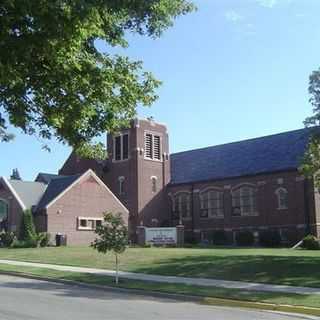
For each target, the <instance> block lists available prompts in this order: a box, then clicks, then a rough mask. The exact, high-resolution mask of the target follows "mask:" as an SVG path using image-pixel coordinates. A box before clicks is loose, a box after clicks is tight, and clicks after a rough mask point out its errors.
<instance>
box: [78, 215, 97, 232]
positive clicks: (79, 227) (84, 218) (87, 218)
mask: <svg viewBox="0 0 320 320" xmlns="http://www.w3.org/2000/svg"><path fill="white" fill-rule="evenodd" d="M77 220H78V221H77V222H78V223H77V230H80V231H83V230H84V231H94V230H95V229H96V223H95V224H94V226H93V228H90V227H81V225H80V221H81V220H86V221H89V220H92V221H95V222H96V221H101V222H103V218H98V217H78V218H77Z"/></svg>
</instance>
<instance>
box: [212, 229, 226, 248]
mask: <svg viewBox="0 0 320 320" xmlns="http://www.w3.org/2000/svg"><path fill="white" fill-rule="evenodd" d="M212 242H213V244H217V245H223V244H227V243H228V238H227V234H226V232H225V231H224V230H216V231H213V233H212Z"/></svg>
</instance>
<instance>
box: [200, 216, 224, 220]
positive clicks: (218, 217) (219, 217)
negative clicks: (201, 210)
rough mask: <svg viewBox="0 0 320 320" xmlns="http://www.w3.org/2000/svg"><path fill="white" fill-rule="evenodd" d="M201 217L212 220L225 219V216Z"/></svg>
mask: <svg viewBox="0 0 320 320" xmlns="http://www.w3.org/2000/svg"><path fill="white" fill-rule="evenodd" d="M200 219H201V220H212V219H219V220H221V219H224V216H217V217H206V218H204V217H200Z"/></svg>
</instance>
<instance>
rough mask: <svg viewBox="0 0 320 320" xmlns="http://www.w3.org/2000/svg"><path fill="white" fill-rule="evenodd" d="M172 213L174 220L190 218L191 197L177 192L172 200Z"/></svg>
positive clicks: (186, 193)
mask: <svg viewBox="0 0 320 320" xmlns="http://www.w3.org/2000/svg"><path fill="white" fill-rule="evenodd" d="M172 213H173V217H174V218H175V219H186V218H190V216H191V195H190V193H188V192H179V193H177V194H175V195H174V196H173V198H172Z"/></svg>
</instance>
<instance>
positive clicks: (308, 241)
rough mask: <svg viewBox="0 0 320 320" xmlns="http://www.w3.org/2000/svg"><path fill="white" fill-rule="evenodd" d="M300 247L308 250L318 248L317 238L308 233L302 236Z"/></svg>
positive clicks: (319, 246) (319, 245) (319, 244)
mask: <svg viewBox="0 0 320 320" xmlns="http://www.w3.org/2000/svg"><path fill="white" fill-rule="evenodd" d="M302 248H304V249H308V250H320V243H319V240H318V239H317V238H316V237H315V236H313V235H311V234H309V235H308V236H306V237H304V238H303V240H302Z"/></svg>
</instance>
